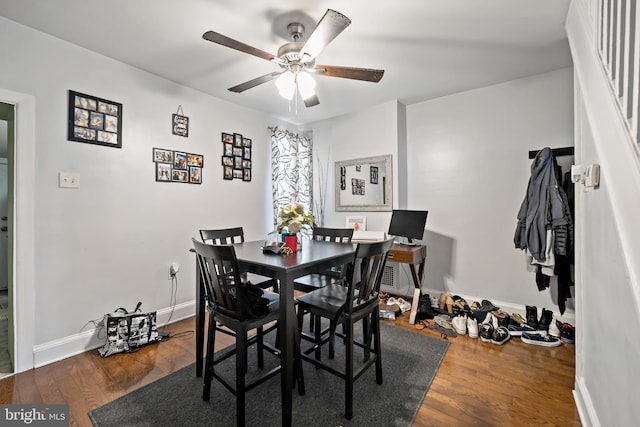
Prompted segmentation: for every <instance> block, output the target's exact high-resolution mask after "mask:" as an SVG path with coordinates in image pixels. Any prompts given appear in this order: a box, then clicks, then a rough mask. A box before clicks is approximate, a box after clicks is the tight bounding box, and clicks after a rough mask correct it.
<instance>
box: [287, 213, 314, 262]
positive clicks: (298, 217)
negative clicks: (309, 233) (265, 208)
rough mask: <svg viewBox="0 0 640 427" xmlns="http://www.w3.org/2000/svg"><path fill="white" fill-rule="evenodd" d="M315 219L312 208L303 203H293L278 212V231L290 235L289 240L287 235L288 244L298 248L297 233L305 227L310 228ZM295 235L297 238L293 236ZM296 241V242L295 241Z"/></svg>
mask: <svg viewBox="0 0 640 427" xmlns="http://www.w3.org/2000/svg"><path fill="white" fill-rule="evenodd" d="M314 221H315V219H314V218H313V214H312V213H311V210H310V209H309V208H307V207H306V206H304V205H303V204H302V203H292V204H290V205H288V206H285V207H284V208H282V209H280V211H279V212H278V232H279V233H283V234H285V236H287V235H289V239H288V241H287V239H286V237H285V243H286V246H288V247H290V248H291V250H292V251H294V252H295V251H296V250H298V245H297V241H298V238H297V235H298V233H299V232H300V231H301V230H302V229H303V228H309V227H310V226H311V224H313V222H314ZM291 236H293V237H294V238H295V239H293V238H291ZM294 241H295V242H296V243H295V244H294V243H293V242H294Z"/></svg>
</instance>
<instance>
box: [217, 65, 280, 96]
mask: <svg viewBox="0 0 640 427" xmlns="http://www.w3.org/2000/svg"><path fill="white" fill-rule="evenodd" d="M284 72H286V70H282V71H274V72H273V73H269V74H265V75H264V76H260V77H256V78H255V79H253V80H249V81H248V82H244V83H240V84H239V85H237V86H234V87H230V88H229V89H228V90H230V91H231V92H236V93H240V92H244V91H245V90H247V89H251V88H252V87H256V86H258V85H261V84H262V83H266V82H268V81H271V80H273V79H275V78H276V77H278V76H279V75H280V74H282V73H284Z"/></svg>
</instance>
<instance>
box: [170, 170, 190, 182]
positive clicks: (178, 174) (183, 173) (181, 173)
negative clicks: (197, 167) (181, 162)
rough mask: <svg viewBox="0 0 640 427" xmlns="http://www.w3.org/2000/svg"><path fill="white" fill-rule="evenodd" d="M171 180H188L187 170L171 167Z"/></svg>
mask: <svg viewBox="0 0 640 427" xmlns="http://www.w3.org/2000/svg"><path fill="white" fill-rule="evenodd" d="M171 181H173V182H189V171H188V170H181V169H175V168H174V169H173V175H172V176H171Z"/></svg>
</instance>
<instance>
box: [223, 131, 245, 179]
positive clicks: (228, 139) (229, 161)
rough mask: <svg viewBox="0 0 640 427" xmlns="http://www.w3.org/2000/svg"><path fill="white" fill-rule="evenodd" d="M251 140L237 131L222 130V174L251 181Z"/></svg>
mask: <svg viewBox="0 0 640 427" xmlns="http://www.w3.org/2000/svg"><path fill="white" fill-rule="evenodd" d="M251 144H252V141H251V139H249V138H245V137H243V136H242V135H241V134H239V133H225V132H222V170H223V172H222V176H223V178H224V179H227V180H233V179H241V180H243V181H251V150H252V146H251Z"/></svg>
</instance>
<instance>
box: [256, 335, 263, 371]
mask: <svg viewBox="0 0 640 427" xmlns="http://www.w3.org/2000/svg"><path fill="white" fill-rule="evenodd" d="M256 333H257V335H258V337H257V341H256V351H257V352H258V368H264V352H263V351H262V349H263V348H264V330H263V328H262V326H260V327H259V328H258V329H257V331H256Z"/></svg>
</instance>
